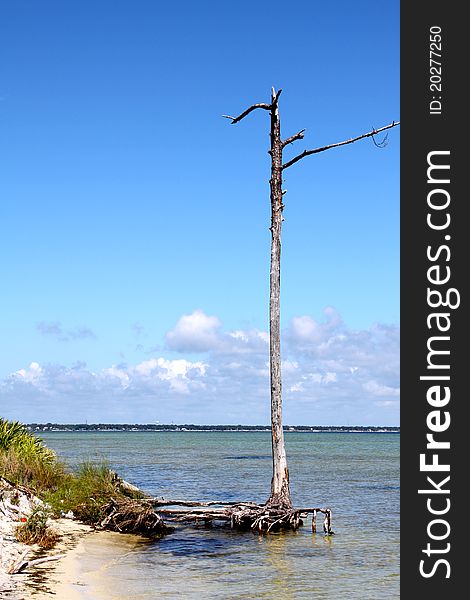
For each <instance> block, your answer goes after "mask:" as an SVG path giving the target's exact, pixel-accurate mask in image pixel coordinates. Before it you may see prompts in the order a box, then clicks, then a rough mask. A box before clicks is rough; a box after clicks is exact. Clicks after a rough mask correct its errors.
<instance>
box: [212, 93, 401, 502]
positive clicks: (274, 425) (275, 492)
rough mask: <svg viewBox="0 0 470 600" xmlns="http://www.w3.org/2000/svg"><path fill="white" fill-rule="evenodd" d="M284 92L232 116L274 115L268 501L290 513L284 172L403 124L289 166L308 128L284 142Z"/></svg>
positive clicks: (333, 146) (370, 133) (306, 153)
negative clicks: (286, 156) (288, 149)
mask: <svg viewBox="0 0 470 600" xmlns="http://www.w3.org/2000/svg"><path fill="white" fill-rule="evenodd" d="M281 92H282V90H278V92H276V91H275V89H274V88H272V90H271V103H270V104H265V103H259V104H253V105H252V106H250V107H249V108H247V109H246V110H245V111H244V112H242V113H241V114H240V115H238V117H230V116H228V115H223V116H224V117H225V118H227V119H230V120H231V122H232V124H235V123H238V122H239V121H241V120H242V119H244V118H245V117H246V116H247V115H249V114H250V113H251V112H252V111H254V110H255V109H257V108H262V109H264V110H267V111H269V112H270V115H271V148H270V150H269V154H270V155H271V179H270V180H269V185H270V188H271V227H270V230H271V270H270V292H269V363H270V377H271V433H272V438H271V439H272V457H273V477H272V480H271V495H270V497H269V499H268V501H267V502H266V506H267V507H278V508H279V509H280V510H284V511H289V510H291V509H292V500H291V497H290V491H289V470H288V468H287V457H286V450H285V446H284V431H283V426H282V380H281V308H280V307H281V304H280V290H281V229H282V221H283V220H284V219H283V217H282V211H283V209H284V204H283V202H282V197H283V191H282V173H283V171H284V169H287V168H288V167H290V166H292V165H293V164H295V163H296V162H298V161H299V160H301V159H302V158H305V157H306V156H310V155H311V154H317V153H318V152H324V151H325V150H329V149H330V148H336V147H338V146H344V145H346V144H352V143H353V142H356V141H358V140H361V139H364V138H367V137H371V138H372V140H373V141H374V144H375V145H376V146H377V147H383V146H385V145H386V137H385V138H384V140H382V141H381V142H376V140H375V137H374V136H375V135H376V134H377V133H380V132H382V131H385V130H387V129H390V128H392V127H395V126H396V125H399V122H395V121H392V123H391V124H390V125H386V126H385V127H381V128H380V129H373V130H372V131H369V132H368V133H364V134H362V135H360V136H357V137H355V138H350V139H349V140H345V141H343V142H338V143H335V144H329V145H328V146H322V147H320V148H315V149H314V150H304V151H303V152H302V153H301V154H299V155H298V156H295V157H294V158H292V159H291V160H289V161H287V162H286V163H283V162H282V152H283V149H284V148H285V146H287V145H288V144H291V143H292V142H295V141H296V140H301V139H303V137H304V131H305V129H302V130H301V131H299V132H298V133H296V134H294V135H292V136H291V137H289V138H287V139H286V140H284V141H282V140H281V122H280V118H279V96H280V95H281Z"/></svg>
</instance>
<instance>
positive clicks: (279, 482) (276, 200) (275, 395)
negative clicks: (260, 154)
mask: <svg viewBox="0 0 470 600" xmlns="http://www.w3.org/2000/svg"><path fill="white" fill-rule="evenodd" d="M271 94H272V96H271V100H272V102H271V109H270V111H271V150H270V154H271V179H270V181H269V185H270V187H271V227H270V230H271V269H270V280H269V283H270V286H269V348H270V351H269V362H270V376H271V432H272V438H271V439H272V458H273V476H272V480H271V496H270V498H269V500H268V504H271V505H280V506H283V507H285V508H291V507H292V500H291V497H290V491H289V469H288V468H287V457H286V449H285V446H284V430H283V427H282V379H281V229H282V221H283V217H282V210H283V208H284V205H283V203H282V142H281V123H280V119H279V106H278V99H279V94H280V91H279V92H278V93H277V94H276V92H275V90H274V88H272V92H271Z"/></svg>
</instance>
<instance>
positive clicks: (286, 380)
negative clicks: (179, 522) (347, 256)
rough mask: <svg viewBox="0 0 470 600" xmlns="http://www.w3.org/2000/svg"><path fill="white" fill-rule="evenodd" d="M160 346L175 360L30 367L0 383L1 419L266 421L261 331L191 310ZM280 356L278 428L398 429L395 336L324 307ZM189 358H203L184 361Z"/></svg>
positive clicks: (294, 327)
mask: <svg viewBox="0 0 470 600" xmlns="http://www.w3.org/2000/svg"><path fill="white" fill-rule="evenodd" d="M166 342H167V346H168V347H169V348H171V350H173V351H177V352H179V354H181V355H182V356H181V357H180V358H176V359H175V358H169V357H167V356H164V352H162V353H161V354H160V352H161V351H159V354H157V355H156V356H153V357H151V358H149V359H147V360H145V361H143V362H140V363H137V364H133V365H129V364H120V365H111V366H109V367H106V368H103V369H101V370H98V371H94V370H92V369H90V368H89V367H88V366H87V365H86V364H85V363H76V364H74V365H73V366H72V367H71V368H69V367H66V366H63V365H57V364H39V362H38V361H36V362H32V363H31V364H30V365H29V367H24V368H20V369H19V370H18V371H16V372H15V373H12V374H11V375H10V376H9V377H6V378H5V379H4V380H3V381H0V406H1V408H2V414H4V415H5V416H9V415H10V417H11V418H18V419H20V420H26V421H40V420H50V421H52V420H57V421H58V422H66V421H69V422H70V421H79V420H80V419H85V418H87V419H88V421H89V422H91V421H92V420H94V421H98V422H99V421H108V422H109V421H116V422H119V421H121V422H123V421H128V422H146V421H154V420H159V421H160V422H165V421H166V422H171V421H174V422H195V423H203V422H212V423H214V422H218V423H235V422H236V423H268V422H269V405H270V403H269V338H268V334H267V332H265V331H260V330H257V329H254V328H251V329H250V328H247V329H237V330H235V331H227V332H224V331H223V330H222V326H221V322H220V320H219V319H218V318H217V317H214V316H208V315H206V314H205V313H203V312H202V311H200V310H199V311H194V312H193V313H192V314H188V315H183V316H182V317H181V318H180V319H179V321H178V322H177V324H176V325H175V327H174V328H173V329H172V330H171V331H169V332H168V333H167V336H166ZM282 349H283V361H282V375H283V390H284V405H283V412H284V419H285V423H286V424H288V423H311V424H328V423H333V424H343V423H345V422H349V423H358V424H360V423H363V424H385V425H386V424H396V423H397V422H398V397H399V329H398V327H396V326H390V325H380V324H375V325H373V326H372V327H371V328H370V329H365V330H358V331H355V330H351V329H349V328H347V327H346V325H345V324H344V323H343V322H342V320H341V318H340V316H339V315H338V314H337V312H336V311H335V310H334V309H331V308H328V309H326V310H325V311H324V319H323V320H322V321H316V320H315V319H313V318H312V317H310V316H307V315H304V316H302V317H295V318H294V319H292V320H291V322H290V323H289V324H288V326H287V329H286V331H285V332H284V333H283V341H282ZM193 352H199V353H204V359H203V360H201V359H200V358H199V357H198V360H191V359H190V356H191V353H193ZM46 415H47V416H46ZM54 415H55V417H54ZM80 415H81V417H80Z"/></svg>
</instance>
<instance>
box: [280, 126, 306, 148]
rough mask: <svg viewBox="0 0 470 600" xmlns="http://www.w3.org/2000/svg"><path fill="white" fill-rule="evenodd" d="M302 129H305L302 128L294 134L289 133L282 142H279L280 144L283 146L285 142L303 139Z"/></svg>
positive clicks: (289, 142)
mask: <svg viewBox="0 0 470 600" xmlns="http://www.w3.org/2000/svg"><path fill="white" fill-rule="evenodd" d="M304 131H305V129H302V130H301V131H299V132H298V133H296V134H295V135H291V136H290V137H288V138H287V139H286V140H284V141H283V142H281V146H282V147H283V148H284V147H285V146H287V144H292V142H295V141H296V140H303V138H304Z"/></svg>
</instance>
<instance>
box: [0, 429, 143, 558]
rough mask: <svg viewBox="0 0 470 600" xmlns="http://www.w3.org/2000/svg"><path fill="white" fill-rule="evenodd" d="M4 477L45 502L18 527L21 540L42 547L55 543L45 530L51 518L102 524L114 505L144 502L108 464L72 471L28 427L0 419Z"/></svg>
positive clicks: (0, 462) (0, 470)
mask: <svg viewBox="0 0 470 600" xmlns="http://www.w3.org/2000/svg"><path fill="white" fill-rule="evenodd" d="M0 475H2V476H3V477H5V478H6V479H8V480H9V481H10V482H11V483H13V484H15V485H17V486H23V487H25V488H27V489H28V490H30V491H31V492H33V493H34V494H35V495H36V496H37V497H38V498H39V499H40V500H42V501H43V503H44V504H43V505H40V506H39V507H37V508H35V509H34V510H33V512H32V513H31V514H30V515H29V517H28V519H27V521H26V522H25V523H24V524H22V525H20V526H19V527H18V528H17V538H18V540H19V541H22V542H24V543H30V544H34V543H37V544H39V545H40V546H42V547H44V548H49V547H52V545H53V544H54V543H55V541H56V540H57V534H55V533H54V532H53V531H52V530H50V528H49V527H48V526H47V520H48V519H49V518H50V517H60V516H62V515H63V514H66V513H68V512H69V511H72V512H73V514H74V516H75V517H76V518H78V519H79V520H80V521H82V522H84V523H87V524H89V525H98V524H99V523H101V521H103V519H104V518H105V517H106V516H107V514H108V513H107V509H108V507H109V503H110V501H111V500H113V501H114V502H120V501H128V500H129V498H136V497H142V494H139V493H138V492H133V491H132V490H131V491H130V490H129V489H127V488H125V487H123V485H122V481H121V479H120V478H119V477H118V476H117V475H116V473H114V472H113V471H111V470H110V469H109V466H108V465H107V464H106V463H101V464H95V463H91V462H87V463H84V464H82V465H80V466H79V467H78V469H77V470H76V471H75V472H73V471H71V470H70V469H69V468H67V466H66V465H65V464H64V463H63V462H61V461H60V460H59V459H58V458H57V456H56V455H55V453H54V452H53V451H52V450H50V449H49V448H47V447H46V446H45V445H44V443H43V442H42V440H41V439H40V438H38V437H36V435H35V434H33V433H31V432H30V431H28V430H27V429H26V427H25V426H24V425H22V424H21V423H18V422H12V421H7V420H5V419H0Z"/></svg>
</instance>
